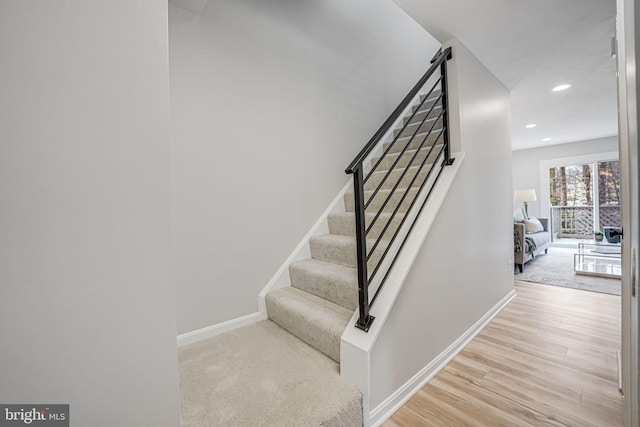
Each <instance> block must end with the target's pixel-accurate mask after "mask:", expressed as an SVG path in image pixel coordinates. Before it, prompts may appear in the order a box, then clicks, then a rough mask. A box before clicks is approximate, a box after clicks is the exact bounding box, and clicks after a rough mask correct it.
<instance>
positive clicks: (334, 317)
mask: <svg viewBox="0 0 640 427" xmlns="http://www.w3.org/2000/svg"><path fill="white" fill-rule="evenodd" d="M269 295H271V297H272V298H278V299H281V300H283V301H284V302H285V303H286V304H287V305H288V306H290V308H291V309H292V310H293V311H300V310H304V312H305V313H306V314H307V315H308V317H309V318H312V319H314V320H321V319H323V320H326V323H324V322H323V323H322V325H324V326H326V327H336V326H337V327H340V328H342V329H341V330H340V334H342V331H344V326H346V325H347V323H348V322H349V319H351V315H352V314H353V313H352V312H351V311H350V310H347V309H346V308H344V307H342V306H340V305H338V304H336V303H333V302H331V301H327V300H326V299H324V298H320V297H318V296H315V295H312V294H310V293H309V292H305V291H303V290H300V289H298V288H294V287H293V286H288V287H286V288H282V289H278V290H275V291H272V292H270V293H269Z"/></svg>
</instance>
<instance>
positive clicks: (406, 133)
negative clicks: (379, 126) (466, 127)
mask: <svg viewBox="0 0 640 427" xmlns="http://www.w3.org/2000/svg"><path fill="white" fill-rule="evenodd" d="M434 122H435V123H436V125H435V126H434V125H433V123H434ZM418 125H420V122H418V123H412V124H410V125H408V126H407V127H406V128H405V129H404V130H403V131H402V133H400V130H401V129H402V128H399V129H396V130H395V131H393V135H394V136H396V135H398V133H400V138H404V137H410V136H412V135H413V134H414V133H415V131H416V129H418ZM432 127H433V128H434V129H441V128H442V118H439V119H437V120H436V119H433V118H432V119H427V120H425V121H424V123H422V124H421V125H420V126H419V129H420V130H419V131H418V133H422V132H429V131H430V130H431V128H432Z"/></svg>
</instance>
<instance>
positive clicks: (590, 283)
mask: <svg viewBox="0 0 640 427" xmlns="http://www.w3.org/2000/svg"><path fill="white" fill-rule="evenodd" d="M548 252H549V253H548V254H546V255H538V256H537V257H536V258H535V259H534V260H531V261H529V262H528V263H526V264H525V265H524V271H523V272H522V273H519V272H518V269H516V272H515V279H516V280H524V281H527V282H535V283H542V284H544V285H553V286H562V287H564V288H573V289H580V290H583V291H592V292H600V293H603V294H612V295H620V292H621V287H620V279H615V278H605V277H594V276H586V275H583V274H576V273H575V272H574V271H573V254H574V253H576V252H578V250H577V249H568V248H556V247H551V248H549V251H548Z"/></svg>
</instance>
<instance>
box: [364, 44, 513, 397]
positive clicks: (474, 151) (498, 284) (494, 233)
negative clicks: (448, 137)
mask: <svg viewBox="0 0 640 427" xmlns="http://www.w3.org/2000/svg"><path fill="white" fill-rule="evenodd" d="M451 44H452V47H453V59H452V60H451V61H449V69H450V71H451V73H450V75H449V85H450V87H451V88H452V91H453V93H452V95H451V96H452V98H453V99H452V101H453V102H452V103H451V106H452V108H454V109H458V111H457V113H456V111H453V114H452V117H451V126H452V127H453V128H457V130H456V132H453V133H452V135H459V142H457V143H456V145H459V147H460V148H461V149H462V150H463V151H464V152H465V155H466V156H465V160H464V163H463V164H462V167H461V169H460V171H459V173H458V176H457V177H456V180H455V182H454V183H453V186H452V188H451V190H450V191H449V196H448V197H447V199H446V200H445V202H444V204H443V206H442V208H441V210H440V212H439V213H438V216H437V218H436V220H435V223H434V224H433V226H432V228H431V231H430V232H429V235H428V236H427V239H426V241H425V244H424V246H423V247H422V249H421V251H420V253H419V255H418V258H417V259H416V262H415V264H414V267H413V269H412V271H411V272H410V274H409V276H408V278H407V280H406V282H405V284H404V286H403V288H402V291H401V293H400V295H399V296H398V299H397V301H396V303H395V305H394V307H393V311H392V312H391V314H390V316H389V318H388V319H387V322H386V324H385V327H384V330H383V331H382V332H381V334H380V336H379V338H378V341H377V342H376V344H375V347H374V349H373V352H372V355H371V375H372V377H371V396H370V407H371V408H372V409H375V407H376V406H377V405H379V404H380V403H381V402H383V401H384V399H386V398H387V397H388V396H389V395H391V393H393V392H394V391H396V390H397V389H398V388H399V387H400V386H401V385H403V384H404V383H405V382H407V381H408V380H409V379H410V378H412V377H413V376H414V375H415V374H416V373H417V372H419V371H420V370H421V369H422V368H424V367H425V366H427V365H428V364H429V363H430V362H431V361H432V360H434V359H435V358H436V357H437V356H438V355H439V354H440V353H442V352H443V351H444V350H445V349H446V348H447V347H449V346H450V345H451V344H452V343H454V342H455V341H456V340H457V339H458V338H459V337H460V336H461V335H462V334H463V333H465V332H466V331H467V330H468V329H469V328H470V327H471V326H473V325H474V323H476V322H477V321H478V320H479V319H480V318H481V317H483V315H485V314H486V313H487V312H488V311H489V310H490V309H491V308H492V307H493V306H494V305H495V304H496V303H498V302H499V301H500V300H501V299H502V298H503V297H505V296H506V295H507V294H508V293H509V292H510V291H512V290H513V273H512V265H513V264H512V263H513V237H512V236H513V232H512V220H511V166H510V165H511V148H510V146H511V143H510V142H511V141H510V97H509V91H508V90H507V89H505V88H504V86H503V85H502V84H501V83H500V82H499V81H498V80H497V79H496V78H495V77H494V76H493V75H492V74H490V73H489V71H488V70H487V69H486V68H485V67H484V66H483V65H482V64H480V62H479V61H478V60H477V59H476V58H475V57H474V56H473V55H472V54H471V53H470V52H469V51H468V50H467V49H466V48H465V47H464V46H463V45H462V44H461V43H459V42H458V41H456V40H453V41H452V42H451ZM456 98H457V99H456Z"/></svg>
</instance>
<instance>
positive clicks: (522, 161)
mask: <svg viewBox="0 0 640 427" xmlns="http://www.w3.org/2000/svg"><path fill="white" fill-rule="evenodd" d="M617 151H618V138H617V137H615V136H613V137H609V138H600V139H593V140H589V141H579V142H572V143H568V144H558V145H550V146H546V147H540V148H531V149H528V150H518V151H514V152H513V154H512V167H513V189H514V190H525V189H528V188H534V189H535V190H536V195H537V196H538V200H537V201H535V202H529V203H528V210H529V215H530V216H548V213H547V212H541V210H542V209H543V207H542V205H544V203H542V200H541V197H542V196H543V194H544V193H545V192H544V191H541V190H542V189H541V188H540V162H544V161H546V160H552V159H561V158H568V157H578V156H586V155H591V154H599V153H610V152H617ZM547 204H548V203H547ZM521 207H522V203H520V202H516V201H514V202H513V209H517V208H521Z"/></svg>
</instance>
